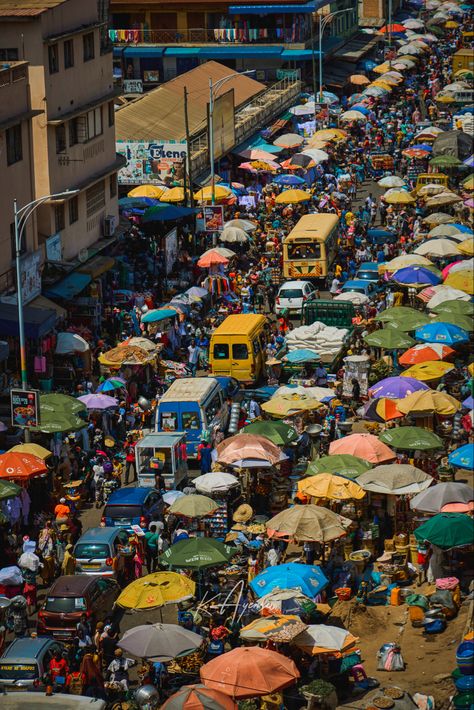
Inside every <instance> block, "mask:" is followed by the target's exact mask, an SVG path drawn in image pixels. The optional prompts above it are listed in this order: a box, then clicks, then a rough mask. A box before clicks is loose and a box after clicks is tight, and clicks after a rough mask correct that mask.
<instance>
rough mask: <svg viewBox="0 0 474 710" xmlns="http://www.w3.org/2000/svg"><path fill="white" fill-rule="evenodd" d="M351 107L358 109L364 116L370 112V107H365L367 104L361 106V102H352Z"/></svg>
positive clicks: (353, 109)
mask: <svg viewBox="0 0 474 710" xmlns="http://www.w3.org/2000/svg"><path fill="white" fill-rule="evenodd" d="M351 108H352V111H360V113H363V114H364V116H368V115H369V113H372V112H371V111H370V109H368V108H367V106H363V105H362V104H353V106H352V107H351Z"/></svg>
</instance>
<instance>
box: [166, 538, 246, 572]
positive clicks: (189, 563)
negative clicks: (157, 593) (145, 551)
mask: <svg viewBox="0 0 474 710" xmlns="http://www.w3.org/2000/svg"><path fill="white" fill-rule="evenodd" d="M235 552H236V550H235V548H233V547H229V546H228V545H224V544H223V543H222V542H218V541H217V540H213V539H212V538H208V537H192V538H189V539H188V540H180V541H179V542H175V544H174V545H171V547H169V548H168V549H167V550H166V552H164V553H163V554H162V555H161V556H160V562H161V563H162V564H164V565H169V566H170V567H178V568H180V569H185V568H189V569H197V570H200V569H204V568H205V567H217V566H218V565H225V564H228V563H229V561H230V558H231V557H232V556H233V555H235Z"/></svg>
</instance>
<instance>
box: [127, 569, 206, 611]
mask: <svg viewBox="0 0 474 710" xmlns="http://www.w3.org/2000/svg"><path fill="white" fill-rule="evenodd" d="M195 591H196V585H195V584H194V582H193V581H192V579H189V578H188V577H184V576H183V575H182V574H178V573H177V572H154V573H153V574H147V575H146V576H145V577H140V579H136V580H134V581H133V582H131V583H130V584H129V585H128V586H126V587H125V589H124V590H123V591H122V592H121V594H120V596H119V597H118V599H117V601H116V604H117V605H118V606H120V607H122V608H123V609H130V610H132V611H149V610H151V609H157V608H158V607H161V606H164V605H165V604H177V603H178V602H182V601H185V600H186V599H190V598H191V597H193V596H194V593H195Z"/></svg>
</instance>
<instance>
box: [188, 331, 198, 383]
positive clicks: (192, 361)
mask: <svg viewBox="0 0 474 710" xmlns="http://www.w3.org/2000/svg"><path fill="white" fill-rule="evenodd" d="M200 351H201V348H200V347H199V346H198V345H196V341H195V340H194V338H193V339H192V340H191V344H190V345H189V346H188V367H189V369H190V370H191V377H196V370H197V366H198V362H199V353H200Z"/></svg>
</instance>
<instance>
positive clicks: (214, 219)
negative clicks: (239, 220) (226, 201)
mask: <svg viewBox="0 0 474 710" xmlns="http://www.w3.org/2000/svg"><path fill="white" fill-rule="evenodd" d="M202 212H203V215H204V231H206V232H222V230H223V229H224V208H223V207H222V205H206V207H203V209H202Z"/></svg>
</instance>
